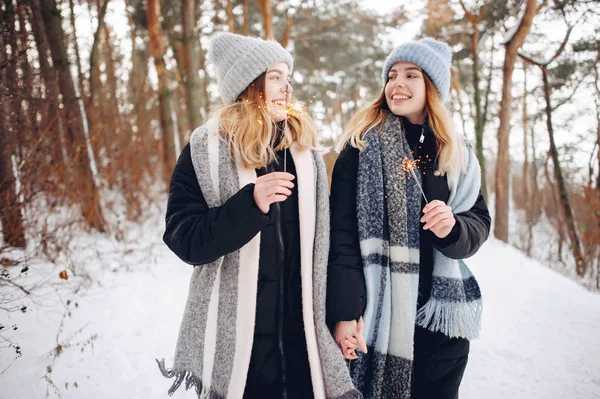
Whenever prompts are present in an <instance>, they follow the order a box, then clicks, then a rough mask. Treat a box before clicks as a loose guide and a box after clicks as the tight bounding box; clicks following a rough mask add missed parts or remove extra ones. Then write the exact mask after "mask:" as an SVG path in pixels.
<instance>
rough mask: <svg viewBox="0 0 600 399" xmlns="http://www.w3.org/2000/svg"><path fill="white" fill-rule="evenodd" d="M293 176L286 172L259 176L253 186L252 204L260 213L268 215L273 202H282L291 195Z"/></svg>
mask: <svg viewBox="0 0 600 399" xmlns="http://www.w3.org/2000/svg"><path fill="white" fill-rule="evenodd" d="M292 180H294V175H292V174H291V173H286V172H272V173H268V174H266V175H263V176H260V177H258V178H257V179H256V183H255V184H254V202H256V205H257V206H258V208H259V209H260V210H261V211H262V213H268V212H269V207H270V206H271V204H272V203H273V202H283V201H285V200H286V199H287V197H288V196H289V195H291V194H292V191H291V189H292V187H294V183H292Z"/></svg>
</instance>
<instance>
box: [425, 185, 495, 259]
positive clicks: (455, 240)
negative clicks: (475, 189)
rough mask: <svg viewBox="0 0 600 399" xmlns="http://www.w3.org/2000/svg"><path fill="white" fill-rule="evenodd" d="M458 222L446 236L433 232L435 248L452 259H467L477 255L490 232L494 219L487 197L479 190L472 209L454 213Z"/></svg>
mask: <svg viewBox="0 0 600 399" xmlns="http://www.w3.org/2000/svg"><path fill="white" fill-rule="evenodd" d="M454 218H455V219H456V224H455V225H454V227H453V228H452V231H451V232H450V234H449V235H448V236H447V237H445V238H442V239H440V238H437V237H436V236H435V235H434V234H432V236H433V238H432V240H433V245H434V246H435V248H436V249H437V250H438V251H440V252H441V253H443V254H444V255H446V256H447V257H449V258H452V259H465V258H468V257H470V256H473V255H475V253H476V252H477V250H479V248H480V247H481V245H482V244H483V243H484V242H485V240H487V238H488V236H489V234H490V226H491V224H492V219H491V217H490V213H489V211H488V208H487V205H486V203H485V199H484V198H483V195H482V194H481V191H480V192H479V196H478V197H477V201H476V202H475V205H473V207H472V208H471V209H469V210H468V211H466V212H462V213H457V214H455V215H454Z"/></svg>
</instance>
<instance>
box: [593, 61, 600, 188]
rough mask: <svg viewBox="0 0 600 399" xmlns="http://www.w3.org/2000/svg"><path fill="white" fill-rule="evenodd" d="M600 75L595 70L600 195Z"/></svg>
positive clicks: (599, 184)
mask: <svg viewBox="0 0 600 399" xmlns="http://www.w3.org/2000/svg"><path fill="white" fill-rule="evenodd" d="M598 61H600V50H598V57H597V58H596V64H597V63H598ZM599 75H600V74H599V73H598V67H597V66H596V67H595V68H594V90H595V91H596V98H595V101H596V143H597V144H598V152H597V153H596V157H597V158H598V174H597V175H596V190H597V191H598V193H599V194H600V86H599V85H598V83H599V82H600V76H599Z"/></svg>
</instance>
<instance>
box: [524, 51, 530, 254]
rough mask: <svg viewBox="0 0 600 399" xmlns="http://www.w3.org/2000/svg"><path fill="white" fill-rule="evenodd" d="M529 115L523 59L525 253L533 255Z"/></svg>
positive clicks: (525, 64)
mask: <svg viewBox="0 0 600 399" xmlns="http://www.w3.org/2000/svg"><path fill="white" fill-rule="evenodd" d="M528 119H529V117H528V115H527V62H525V61H523V118H522V122H523V180H522V184H523V200H524V201H525V204H524V206H525V223H526V226H525V228H526V229H527V237H526V242H525V253H526V254H527V255H531V242H532V237H531V232H532V225H533V210H532V206H533V204H532V202H533V201H532V199H533V198H531V190H530V176H529V173H530V172H529V148H528V147H529V146H528V140H527V137H528V134H529V129H528V128H527V127H528Z"/></svg>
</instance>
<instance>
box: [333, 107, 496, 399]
mask: <svg viewBox="0 0 600 399" xmlns="http://www.w3.org/2000/svg"><path fill="white" fill-rule="evenodd" d="M403 124H404V127H405V129H406V138H407V141H408V143H409V146H410V147H411V148H413V149H414V150H415V151H413V152H414V153H415V154H416V156H415V158H421V163H420V164H419V165H420V166H419V167H420V170H421V172H422V173H424V174H423V175H422V177H423V191H424V192H425V195H426V197H427V199H428V200H429V201H431V200H434V199H438V200H441V201H444V202H446V201H447V200H448V197H449V195H450V190H449V188H448V182H447V179H446V176H435V175H434V174H433V171H434V168H435V159H436V156H437V150H436V143H435V137H434V136H433V134H432V133H431V132H430V131H428V129H426V131H425V141H424V142H423V143H422V144H420V143H418V140H419V137H420V135H421V128H422V125H413V124H411V123H410V122H408V120H406V119H405V118H403ZM358 158H359V150H358V149H356V148H353V147H350V146H347V147H346V148H344V150H343V151H342V152H341V153H340V155H339V157H338V159H337V161H336V164H335V167H334V170H333V176H332V185H331V195H330V209H331V247H330V253H329V266H328V272H327V273H328V274H327V322H328V325H329V326H330V328H332V329H333V328H334V327H335V325H336V323H337V322H339V321H344V320H357V319H358V318H359V317H360V316H361V315H362V314H363V312H364V310H365V306H366V288H365V279H364V274H363V262H362V258H361V255H360V246H359V239H358V222H357V217H356V189H357V174H358ZM425 205H426V202H425V200H424V199H423V200H422V207H424V206H425ZM455 219H456V224H455V225H454V228H453V229H452V231H451V232H450V234H449V235H448V236H447V237H445V238H443V239H440V238H438V237H437V236H435V234H433V233H432V232H431V231H429V230H423V229H420V264H419V295H418V305H417V306H418V307H421V306H422V305H423V304H425V303H426V302H427V300H428V299H429V297H430V292H431V281H432V273H433V249H434V248H436V249H438V250H439V251H440V252H442V253H443V254H444V255H446V256H448V257H450V258H455V259H462V258H468V257H469V256H472V255H473V254H475V252H477V250H478V249H479V247H480V246H481V245H482V244H483V242H484V241H485V240H486V239H487V237H488V235H489V230H490V224H491V218H490V215H489V212H488V209H487V205H486V203H485V200H484V198H483V196H482V195H481V193H479V197H478V198H477V201H476V203H475V205H474V206H473V207H472V208H471V210H469V211H467V212H462V213H459V214H455ZM468 351H469V342H468V341H467V340H465V339H456V338H454V339H450V338H449V337H447V336H445V335H443V334H441V333H431V332H429V331H428V330H426V329H424V328H419V327H417V328H416V330H415V353H414V355H415V365H416V367H419V368H423V369H430V368H431V367H430V366H431V363H436V362H439V361H445V360H448V359H459V358H463V357H464V358H465V359H466V356H467V355H468ZM424 363H427V364H424ZM455 363H456V362H455ZM464 366H466V360H465V361H464ZM438 369H439V367H438ZM462 370H464V367H463V369H462ZM415 371H416V372H415V373H414V374H413V375H414V377H415V379H419V378H420V376H419V373H418V371H419V370H417V369H416V370H415ZM451 372H452V370H445V369H443V367H442V369H439V370H438V371H437V373H438V374H444V373H447V374H449V373H451ZM459 377H460V378H462V371H461V372H460V376H459ZM417 382H418V383H422V382H421V381H417ZM432 383H433V384H435V382H432ZM450 383H456V379H454V381H450ZM458 383H460V379H459V380H458ZM458 383H457V384H456V389H458ZM429 385H431V384H429ZM433 389H434V391H435V387H433ZM438 392H439V391H438ZM440 397H441V396H440Z"/></svg>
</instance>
